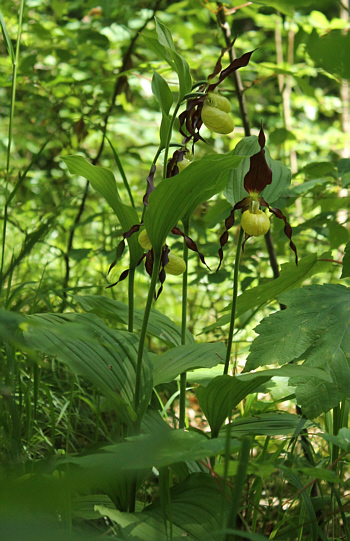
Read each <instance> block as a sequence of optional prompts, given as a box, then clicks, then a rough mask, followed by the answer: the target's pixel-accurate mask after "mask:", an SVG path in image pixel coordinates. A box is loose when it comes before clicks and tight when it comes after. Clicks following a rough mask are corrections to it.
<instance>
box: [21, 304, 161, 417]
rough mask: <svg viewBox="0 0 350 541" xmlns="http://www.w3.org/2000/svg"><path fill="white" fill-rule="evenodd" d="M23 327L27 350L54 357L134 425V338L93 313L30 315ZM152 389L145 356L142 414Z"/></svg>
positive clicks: (136, 345) (142, 380) (135, 354)
mask: <svg viewBox="0 0 350 541" xmlns="http://www.w3.org/2000/svg"><path fill="white" fill-rule="evenodd" d="M25 325H26V327H25V329H24V330H25V332H24V338H25V340H26V343H27V345H28V346H29V347H31V348H33V349H35V350H39V351H41V352H43V353H45V354H47V355H54V356H55V358H57V360H59V361H61V362H63V363H65V364H66V365H67V366H68V367H69V368H70V370H71V371H72V372H73V373H74V374H77V375H81V376H84V377H86V378H88V379H89V381H90V382H91V383H92V384H93V385H96V386H98V387H99V388H100V389H101V391H102V392H105V393H106V394H107V395H108V396H110V397H111V398H112V399H113V401H114V404H115V406H116V408H117V409H118V413H119V414H120V416H121V417H122V419H123V420H124V422H127V423H130V422H131V421H135V419H136V414H135V411H134V392H135V380H136V364H137V351H138V338H137V336H136V335H134V334H132V333H129V332H126V331H116V330H112V329H110V328H109V327H107V326H106V325H105V324H104V323H103V322H102V321H101V320H100V319H99V318H98V317H96V316H95V315H92V314H40V315H35V316H29V317H28V318H27V323H26V324H25ZM21 326H22V328H23V324H22V325H21ZM152 386H153V383H152V367H151V364H150V362H149V360H148V357H147V353H145V355H144V359H143V370H142V379H141V406H140V411H141V412H142V411H144V410H145V409H146V408H147V406H148V402H149V400H150V397H151V393H152Z"/></svg>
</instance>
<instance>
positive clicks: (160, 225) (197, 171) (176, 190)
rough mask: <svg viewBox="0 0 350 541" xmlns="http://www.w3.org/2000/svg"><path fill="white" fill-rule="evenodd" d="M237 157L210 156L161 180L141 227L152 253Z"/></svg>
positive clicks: (238, 159) (237, 160)
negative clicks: (144, 230)
mask: <svg viewBox="0 0 350 541" xmlns="http://www.w3.org/2000/svg"><path fill="white" fill-rule="evenodd" d="M240 161H241V157H239V156H232V155H219V154H215V155H210V156H206V157H204V158H202V159H201V160H198V161H195V162H192V163H191V164H190V165H189V166H188V167H186V168H185V169H184V170H183V171H181V173H179V174H178V175H176V177H172V178H167V179H164V180H163V182H161V183H160V184H158V186H157V187H156V189H155V190H154V191H153V192H152V193H151V195H150V197H149V207H148V210H147V212H146V214H145V220H144V222H145V227H146V229H147V233H148V236H149V238H150V241H151V243H152V246H153V248H154V250H155V251H158V252H159V251H160V250H161V247H162V246H163V244H164V242H165V239H166V237H167V235H168V234H169V232H170V231H171V229H172V228H173V227H174V226H175V225H176V224H177V222H178V221H179V220H180V219H181V217H182V216H184V215H185V214H186V212H187V211H188V209H189V208H190V207H191V206H192V205H193V203H194V202H195V201H197V199H198V196H199V192H204V193H205V192H206V191H207V190H209V189H212V188H213V187H214V186H215V184H216V183H217V182H218V180H219V179H220V176H221V174H222V173H223V172H224V171H226V170H229V169H232V168H234V167H237V166H238V164H239V163H240Z"/></svg>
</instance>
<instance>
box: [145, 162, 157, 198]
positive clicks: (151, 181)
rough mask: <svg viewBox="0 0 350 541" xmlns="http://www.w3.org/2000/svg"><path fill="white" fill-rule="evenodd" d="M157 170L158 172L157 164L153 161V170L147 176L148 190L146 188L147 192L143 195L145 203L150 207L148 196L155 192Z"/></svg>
mask: <svg viewBox="0 0 350 541" xmlns="http://www.w3.org/2000/svg"><path fill="white" fill-rule="evenodd" d="M155 172H156V165H155V164H154V163H153V164H152V167H151V170H150V172H149V175H148V177H147V179H146V180H147V190H146V193H145V195H144V196H143V200H142V201H143V204H144V205H145V206H146V207H148V198H149V196H150V195H151V193H152V192H153V190H154V175H155Z"/></svg>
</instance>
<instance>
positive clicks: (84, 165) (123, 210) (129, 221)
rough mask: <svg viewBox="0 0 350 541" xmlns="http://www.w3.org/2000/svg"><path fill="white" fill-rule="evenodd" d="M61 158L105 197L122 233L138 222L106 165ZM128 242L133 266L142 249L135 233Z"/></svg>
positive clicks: (74, 173) (77, 157) (72, 158)
mask: <svg viewBox="0 0 350 541" xmlns="http://www.w3.org/2000/svg"><path fill="white" fill-rule="evenodd" d="M62 160H63V161H64V162H65V163H66V164H67V166H68V169H69V171H70V172H71V173H72V174H73V175H81V176H82V177H85V178H86V179H87V180H88V181H89V182H90V184H91V186H92V187H93V188H94V190H96V191H97V192H98V193H100V194H101V195H102V196H103V197H104V198H105V200H106V201H107V203H108V204H109V205H110V207H111V208H112V209H113V210H114V212H115V214H116V216H117V218H118V220H119V221H120V224H121V226H122V228H123V232H124V233H125V232H126V231H129V229H130V228H131V227H132V226H133V225H135V224H138V223H139V217H138V215H137V212H136V210H135V209H134V208H133V207H131V206H128V205H124V203H122V201H121V199H120V196H119V193H118V188H117V183H116V181H115V178H114V175H113V173H112V171H110V170H109V169H107V168H106V167H99V166H96V165H91V163H89V162H88V161H87V160H86V159H85V158H83V157H82V156H67V157H65V158H62ZM128 244H129V248H130V267H131V268H135V267H136V265H137V263H138V261H139V259H140V257H141V256H142V254H143V249H142V248H141V246H140V245H139V243H138V241H137V235H133V236H131V237H130V238H128Z"/></svg>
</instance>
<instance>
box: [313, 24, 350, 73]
mask: <svg viewBox="0 0 350 541" xmlns="http://www.w3.org/2000/svg"><path fill="white" fill-rule="evenodd" d="M349 50H350V34H349V33H348V32H345V33H344V32H343V31H342V30H331V31H330V32H327V33H326V34H325V35H323V36H319V34H318V33H317V31H316V30H313V32H312V34H311V35H310V37H309V39H308V41H307V45H306V51H307V52H308V53H309V55H310V56H311V58H312V60H313V61H314V62H315V64H316V66H318V67H321V68H323V69H324V70H325V71H328V72H329V73H332V74H334V75H337V76H338V77H341V78H342V79H350V67H349Z"/></svg>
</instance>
